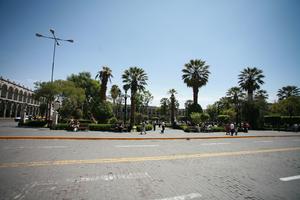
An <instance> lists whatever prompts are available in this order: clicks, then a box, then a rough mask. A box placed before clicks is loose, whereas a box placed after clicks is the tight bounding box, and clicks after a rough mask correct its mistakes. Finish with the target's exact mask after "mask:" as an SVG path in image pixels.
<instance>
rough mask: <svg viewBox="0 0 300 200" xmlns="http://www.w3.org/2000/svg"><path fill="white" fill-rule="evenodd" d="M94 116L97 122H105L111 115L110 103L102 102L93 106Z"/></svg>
mask: <svg viewBox="0 0 300 200" xmlns="http://www.w3.org/2000/svg"><path fill="white" fill-rule="evenodd" d="M93 114H94V117H95V118H96V120H98V122H99V123H106V122H107V120H108V119H109V118H111V117H112V116H113V110H112V106H111V103H109V102H102V103H99V104H98V105H96V106H95V107H94V110H93Z"/></svg>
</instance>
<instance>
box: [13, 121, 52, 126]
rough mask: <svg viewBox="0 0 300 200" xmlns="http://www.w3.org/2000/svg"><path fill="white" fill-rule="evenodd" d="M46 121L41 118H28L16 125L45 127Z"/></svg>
mask: <svg viewBox="0 0 300 200" xmlns="http://www.w3.org/2000/svg"><path fill="white" fill-rule="evenodd" d="M46 125H47V121H41V120H28V121H26V122H25V123H23V122H21V121H20V122H19V124H18V126H27V127H46Z"/></svg>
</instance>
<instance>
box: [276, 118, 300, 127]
mask: <svg viewBox="0 0 300 200" xmlns="http://www.w3.org/2000/svg"><path fill="white" fill-rule="evenodd" d="M281 123H282V124H289V125H293V124H300V116H281Z"/></svg>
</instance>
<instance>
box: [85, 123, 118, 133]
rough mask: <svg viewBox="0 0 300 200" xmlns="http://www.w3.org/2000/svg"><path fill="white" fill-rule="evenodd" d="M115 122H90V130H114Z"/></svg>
mask: <svg viewBox="0 0 300 200" xmlns="http://www.w3.org/2000/svg"><path fill="white" fill-rule="evenodd" d="M114 127H115V126H114V125H113V124H89V130H91V131H113V130H114Z"/></svg>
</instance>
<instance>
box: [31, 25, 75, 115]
mask: <svg viewBox="0 0 300 200" xmlns="http://www.w3.org/2000/svg"><path fill="white" fill-rule="evenodd" d="M50 32H51V34H52V37H51V36H44V35H42V34H39V33H36V34H35V36H37V37H42V38H47V39H51V40H53V41H54V47H53V57H52V71H51V83H53V71H54V60H55V49H56V45H58V46H59V45H60V44H59V42H58V41H62V42H71V43H73V42H74V40H65V39H61V38H58V37H56V36H55V32H54V30H53V29H50ZM48 105H49V108H48V113H49V116H48V117H49V120H50V119H51V111H52V103H51V102H48Z"/></svg>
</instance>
